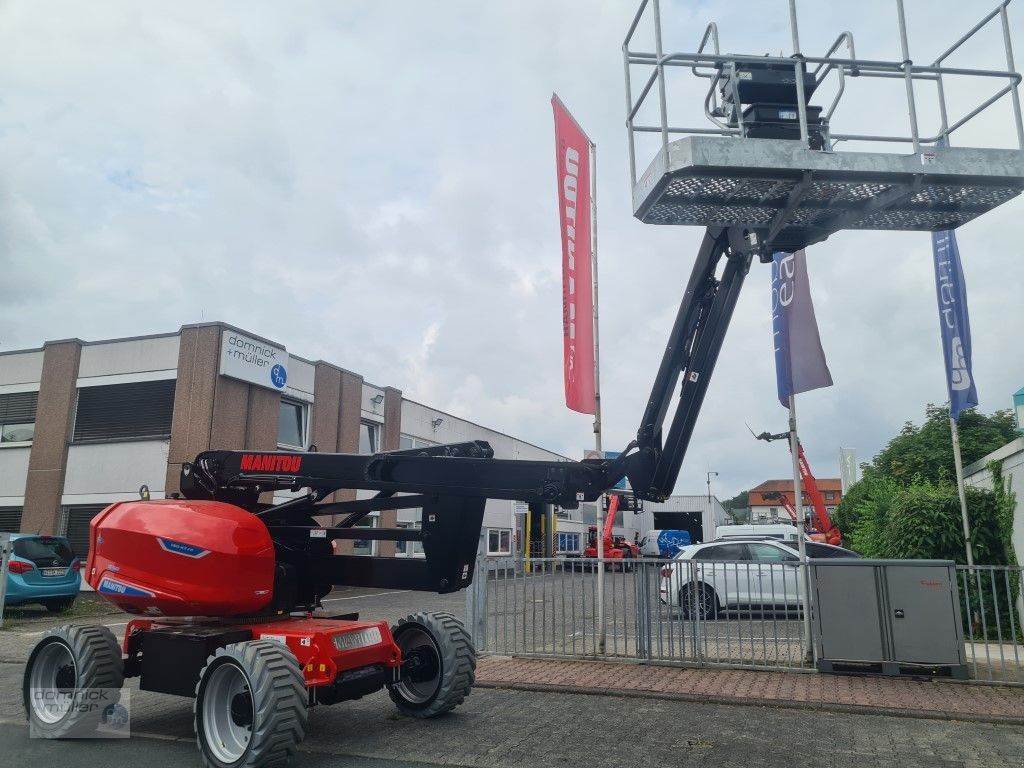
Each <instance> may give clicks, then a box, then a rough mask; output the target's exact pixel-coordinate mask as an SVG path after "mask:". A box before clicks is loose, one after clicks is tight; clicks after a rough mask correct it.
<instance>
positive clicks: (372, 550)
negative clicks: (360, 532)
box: [352, 517, 377, 556]
mask: <svg viewBox="0 0 1024 768" xmlns="http://www.w3.org/2000/svg"><path fill="white" fill-rule="evenodd" d="M353 527H354V528H376V527H377V518H375V517H364V518H363V519H362V520H360V521H359V522H358V523H356V524H355V525H354V526H353ZM352 554H353V555H365V556H370V555H376V554H377V542H376V541H374V540H372V539H355V540H354V541H353V542H352Z"/></svg>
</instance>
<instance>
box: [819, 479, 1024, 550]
mask: <svg viewBox="0 0 1024 768" xmlns="http://www.w3.org/2000/svg"><path fill="white" fill-rule="evenodd" d="M967 510H968V516H969V518H970V521H971V545H972V546H973V548H974V561H975V562H976V563H984V564H985V565H1008V564H1013V562H1014V561H1013V558H1012V554H1010V553H1008V551H1007V547H1006V546H1005V543H1004V539H1003V537H1002V536H1001V535H1000V531H1001V527H1002V526H1001V522H1003V521H1001V520H1000V512H1001V505H1000V504H999V500H998V499H997V496H996V494H994V493H992V492H991V491H984V490H979V489H976V488H968V489H967ZM836 520H837V524H838V525H839V529H840V530H841V531H843V535H844V537H845V540H846V543H847V544H848V545H849V546H850V548H851V549H853V550H855V551H857V552H859V553H860V554H862V555H864V556H865V557H875V558H896V559H925V560H955V561H956V562H957V563H960V564H964V563H966V562H967V555H966V552H965V548H964V534H963V522H962V519H961V515H960V499H959V497H958V496H957V492H956V486H955V485H950V484H949V483H931V482H927V481H920V480H918V481H917V482H913V483H909V484H904V483H900V482H899V481H897V480H895V479H893V478H889V477H880V476H878V475H870V476H868V477H866V478H865V479H863V480H861V481H860V482H859V483H857V484H856V485H855V486H853V488H851V489H850V493H849V494H847V496H846V498H844V499H843V501H842V503H841V504H840V505H839V509H837V510H836Z"/></svg>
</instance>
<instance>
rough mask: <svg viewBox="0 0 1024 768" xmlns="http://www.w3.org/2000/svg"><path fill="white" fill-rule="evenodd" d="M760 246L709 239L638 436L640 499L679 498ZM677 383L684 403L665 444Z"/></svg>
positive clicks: (634, 475) (721, 233)
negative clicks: (676, 491) (682, 474)
mask: <svg viewBox="0 0 1024 768" xmlns="http://www.w3.org/2000/svg"><path fill="white" fill-rule="evenodd" d="M756 248H757V246H756V243H751V242H750V241H748V240H747V238H746V233H745V232H744V231H743V230H740V229H737V228H735V227H733V228H728V229H727V228H723V227H709V228H708V230H707V232H705V234H704V240H703V242H702V243H701V247H700V251H699V252H698V254H697V258H696V260H695V261H694V264H693V269H692V271H691V273H690V280H689V282H688V283H687V285H686V292H685V293H684V294H683V300H682V302H681V303H680V305H679V311H678V313H677V314H676V320H675V323H674V324H673V326H672V332H671V334H670V335H669V340H668V344H667V345H666V346H665V353H664V355H663V356H662V360H661V366H660V367H659V368H658V374H657V376H655V379H654V384H653V386H652V387H651V396H650V398H649V399H648V401H647V407H646V409H645V410H644V415H643V419H642V420H641V423H640V429H639V430H638V431H637V441H636V442H637V446H638V447H639V450H638V452H637V454H635V457H634V458H633V460H632V461H631V462H630V464H629V469H628V476H629V481H630V484H631V485H632V487H633V491H634V493H636V495H637V496H639V497H641V498H644V499H649V500H651V501H664V500H665V499H666V498H668V497H669V496H670V495H671V494H672V489H673V488H674V487H675V484H676V478H677V477H678V476H679V468H680V467H681V466H682V463H683V457H684V456H685V455H686V449H687V447H688V446H689V444H690V437H691V436H692V435H693V428H694V426H696V424H697V415H698V414H699V413H700V407H701V404H702V403H703V402H704V394H705V393H706V392H707V389H708V384H709V383H710V382H711V374H712V372H713V371H714V369H715V363H716V362H717V360H718V353H719V351H720V350H721V348H722V342H723V341H724V340H725V332H726V330H727V329H728V327H729V322H730V320H731V319H732V312H733V309H734V308H735V307H736V300H737V298H738V297H739V292H740V288H741V287H742V286H743V280H744V278H745V277H746V275H747V272H748V270H749V269H750V262H751V260H752V258H753V253H754V251H755V250H756ZM723 260H724V262H725V263H724V265H723V264H722V261H723ZM719 271H720V272H721V276H718V272H719ZM677 384H678V385H679V403H678V405H677V406H676V411H675V415H674V416H673V417H672V423H671V425H670V427H669V430H668V435H667V436H664V438H663V433H662V432H663V424H664V421H665V417H666V416H667V414H668V410H669V406H670V405H671V401H672V395H673V392H674V391H675V388H676V385H677Z"/></svg>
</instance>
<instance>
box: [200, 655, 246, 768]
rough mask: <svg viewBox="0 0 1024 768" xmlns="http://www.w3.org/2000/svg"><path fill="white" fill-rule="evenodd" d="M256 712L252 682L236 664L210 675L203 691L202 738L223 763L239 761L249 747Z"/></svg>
mask: <svg viewBox="0 0 1024 768" xmlns="http://www.w3.org/2000/svg"><path fill="white" fill-rule="evenodd" d="M253 709H254V707H253V700H252V691H251V690H250V689H249V681H248V680H247V679H246V677H245V674H244V673H243V672H242V670H241V669H240V668H239V667H238V666H237V665H236V664H232V663H231V662H226V663H224V664H221V665H220V666H219V667H217V668H216V669H214V670H213V672H211V673H210V679H209V681H208V682H207V683H206V687H205V689H204V691H203V707H202V719H203V735H204V736H205V739H204V741H205V742H206V746H207V747H208V748H209V750H210V752H211V753H212V754H213V756H214V757H215V758H217V760H219V761H220V762H222V763H234V762H237V761H238V760H240V759H241V757H242V756H243V755H244V754H245V751H246V749H248V748H249V740H250V739H251V738H252V723H253Z"/></svg>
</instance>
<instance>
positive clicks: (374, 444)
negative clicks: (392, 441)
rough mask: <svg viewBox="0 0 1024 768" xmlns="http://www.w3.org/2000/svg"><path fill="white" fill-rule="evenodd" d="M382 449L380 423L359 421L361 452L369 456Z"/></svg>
mask: <svg viewBox="0 0 1024 768" xmlns="http://www.w3.org/2000/svg"><path fill="white" fill-rule="evenodd" d="M379 451H380V424H376V423H374V422H372V421H361V422H359V453H360V454H362V455H363V456H369V455H371V454H374V453H378V452H379Z"/></svg>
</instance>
